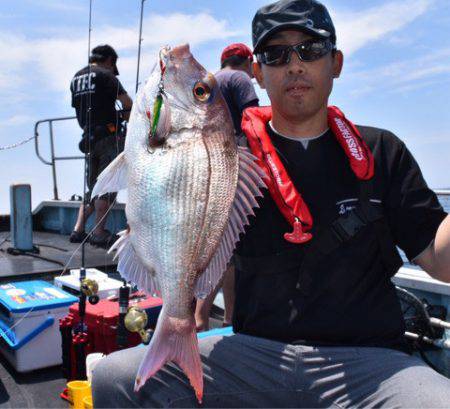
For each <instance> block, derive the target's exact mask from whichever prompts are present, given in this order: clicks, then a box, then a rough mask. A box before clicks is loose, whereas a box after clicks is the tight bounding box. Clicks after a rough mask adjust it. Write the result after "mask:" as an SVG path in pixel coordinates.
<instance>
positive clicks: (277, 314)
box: [93, 0, 450, 407]
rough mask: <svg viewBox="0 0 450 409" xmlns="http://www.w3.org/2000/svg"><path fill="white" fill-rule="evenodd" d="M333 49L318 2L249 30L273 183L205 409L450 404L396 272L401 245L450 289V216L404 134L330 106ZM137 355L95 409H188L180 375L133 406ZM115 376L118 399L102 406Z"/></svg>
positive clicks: (247, 251) (259, 127) (252, 114)
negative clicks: (263, 98)
mask: <svg viewBox="0 0 450 409" xmlns="http://www.w3.org/2000/svg"><path fill="white" fill-rule="evenodd" d="M335 43H336V33H335V29H334V26H333V23H332V21H331V18H330V16H329V14H328V11H327V10H326V8H325V7H324V6H323V5H322V4H321V3H319V2H317V1H315V0H295V1H294V0H282V1H279V2H277V3H274V4H272V5H269V6H266V7H263V8H261V9H260V10H259V11H258V12H257V13H256V15H255V18H254V20H253V45H254V48H255V54H256V56H257V59H258V63H257V64H256V65H255V66H254V72H255V76H256V78H257V80H258V82H259V83H260V85H261V86H262V87H263V88H265V89H266V91H267V93H268V95H269V98H270V100H271V109H270V108H251V109H248V110H247V111H246V112H245V113H244V120H243V129H244V131H245V132H246V135H247V137H248V139H249V142H250V145H251V147H252V151H253V153H254V154H255V155H257V156H258V157H260V158H261V164H262V165H263V166H267V165H271V169H272V171H273V172H274V173H276V174H277V178H272V177H270V176H268V177H267V183H268V185H269V189H270V192H268V193H267V194H266V195H265V197H264V198H263V200H262V201H261V208H260V209H259V210H258V211H257V212H256V218H255V219H254V220H253V222H252V223H251V225H250V227H249V228H248V229H247V231H246V234H245V236H244V237H243V238H242V240H241V242H240V243H239V245H238V248H237V251H236V257H235V263H236V302H235V315H234V318H233V328H234V331H235V333H236V334H235V335H232V336H229V337H210V338H206V339H204V340H202V341H200V349H201V353H202V363H203V367H204V372H205V376H204V379H205V393H204V406H205V407H382V406H385V407H449V405H450V381H449V380H448V379H447V378H445V377H443V376H441V375H439V374H438V373H436V372H434V371H433V370H432V369H431V368H429V367H428V366H427V365H425V364H424V363H423V362H422V361H421V360H420V359H418V358H416V357H413V356H411V355H409V354H407V353H406V352H404V348H405V346H404V338H403V332H404V323H403V319H402V314H401V310H400V306H399V302H398V299H397V297H396V292H395V288H394V286H393V284H392V283H391V281H390V277H391V275H392V274H394V273H395V272H396V271H397V270H398V268H399V266H400V265H401V259H400V258H399V256H398V253H397V251H396V247H395V244H397V245H398V246H399V247H401V248H402V249H403V250H405V252H406V255H407V256H408V258H409V259H410V260H413V261H414V262H415V263H417V264H418V265H420V266H421V267H422V268H423V269H424V270H425V271H427V272H429V273H430V274H431V275H432V276H433V277H435V278H437V279H440V280H442V281H447V282H449V281H450V218H449V217H448V215H447V214H446V213H444V211H443V210H442V208H441V206H440V205H439V203H438V201H437V198H436V196H435V195H434V193H433V192H432V191H431V190H430V189H428V187H427V185H426V183H425V181H424V180H423V177H422V175H421V172H420V169H419V167H418V165H417V163H416V162H415V160H414V159H413V157H412V155H411V154H410V153H409V151H408V150H407V149H406V147H405V145H404V144H403V143H402V142H401V141H400V140H399V139H398V138H397V137H395V136H394V135H393V134H392V133H390V132H388V131H384V130H380V129H377V128H369V127H363V126H360V127H357V128H355V127H353V126H352V124H351V123H350V122H349V121H348V120H347V119H345V117H344V116H343V115H342V113H340V111H339V110H337V109H335V108H327V107H328V98H329V95H330V93H331V89H332V85H333V80H334V78H337V77H339V75H340V72H341V69H342V65H343V55H342V53H341V52H340V51H338V50H336V48H335ZM329 128H331V129H329ZM359 134H360V135H361V136H359ZM261 140H264V142H265V143H266V147H267V148H268V150H269V153H270V155H271V156H270V159H269V158H267V155H266V156H265V155H264V152H261V150H258V148H257V144H256V143H254V142H255V141H256V142H258V141H261ZM269 142H270V143H269ZM270 161H271V162H270ZM283 168H284V170H286V172H285V173H284V172H282V170H283ZM278 179H280V181H281V182H286V183H281V182H280V184H277V183H279V181H278ZM287 182H290V185H289V183H287ZM280 185H281V186H280ZM281 188H283V189H281ZM286 193H290V195H287V194H286ZM300 193H301V196H300ZM293 216H295V217H293ZM292 230H293V231H292ZM142 355H143V352H141V351H140V350H139V349H134V350H129V351H123V352H121V353H118V354H115V355H113V356H111V357H110V358H109V359H107V360H106V361H105V362H104V363H103V365H101V366H100V367H98V372H97V373H95V374H94V383H93V391H94V400H95V406H96V407H103V406H114V405H118V406H131V405H136V406H141V405H147V407H149V406H151V405H153V406H158V405H160V406H168V407H170V406H173V407H189V406H193V405H195V398H194V397H193V392H192V390H191V389H190V387H189V384H188V381H187V380H185V378H184V377H181V375H180V370H178V369H177V368H176V367H175V366H166V367H165V368H164V370H163V371H160V372H159V373H158V374H157V375H156V376H155V378H153V379H150V380H149V381H148V382H147V384H146V385H145V386H144V387H143V388H142V389H141V392H140V393H139V394H138V395H133V392H132V388H133V382H134V377H133V375H134V374H135V373H136V368H135V367H134V366H137V365H138V363H139V361H140V359H141V357H142ZM125 357H126V358H125ZM125 359H126V360H127V363H126V365H127V367H126V368H123V369H122V370H121V373H120V374H118V375H113V377H112V379H110V378H109V377H110V375H109V374H111V373H113V372H114V368H117V367H118V365H119V363H120V362H124V360H125ZM124 365H125V364H124ZM108 381H110V382H111V384H113V385H114V386H113V387H111V391H112V390H116V391H118V390H120V391H121V392H116V393H113V394H112V395H110V398H109V399H108V397H107V396H106V395H105V394H102V393H101V392H102V389H101V387H100V385H101V384H103V385H105V384H106V382H108ZM114 388H115V389H114Z"/></svg>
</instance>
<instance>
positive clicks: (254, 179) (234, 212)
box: [195, 147, 265, 298]
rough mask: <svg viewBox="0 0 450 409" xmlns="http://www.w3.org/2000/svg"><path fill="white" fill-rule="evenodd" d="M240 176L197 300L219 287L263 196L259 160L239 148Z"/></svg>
mask: <svg viewBox="0 0 450 409" xmlns="http://www.w3.org/2000/svg"><path fill="white" fill-rule="evenodd" d="M238 149H239V151H238V152H239V176H238V183H237V186H236V194H235V196H234V202H233V205H232V206H231V210H230V216H229V219H228V224H227V225H226V226H225V229H224V233H223V235H222V239H221V241H220V243H219V246H218V248H217V250H216V252H215V253H214V255H213V257H212V258H211V261H210V263H209V265H208V267H207V268H206V270H205V271H204V273H203V274H202V275H200V277H199V278H198V280H197V285H196V289H195V296H196V297H197V298H205V297H206V296H207V295H208V294H209V293H210V292H211V291H212V290H213V289H214V288H215V287H216V286H217V284H218V282H219V281H220V279H221V278H222V275H223V273H224V272H225V269H226V267H227V264H228V262H229V261H230V259H231V256H232V254H233V251H234V249H235V247H236V243H237V242H238V240H239V234H240V233H242V232H243V231H244V228H245V225H247V224H249V222H248V216H249V215H254V213H253V208H255V207H258V202H257V201H256V197H257V196H262V195H263V194H262V192H261V189H262V188H264V187H265V184H264V182H263V179H262V178H263V177H264V173H263V171H262V170H261V169H260V168H259V166H258V165H257V164H256V163H255V160H256V158H255V157H254V156H253V155H252V154H251V153H250V151H249V150H248V149H247V148H244V147H239V148H238Z"/></svg>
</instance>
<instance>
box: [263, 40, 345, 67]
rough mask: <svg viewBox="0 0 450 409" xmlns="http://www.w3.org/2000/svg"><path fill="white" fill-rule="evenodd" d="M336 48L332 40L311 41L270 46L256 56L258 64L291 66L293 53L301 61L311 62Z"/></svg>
mask: <svg viewBox="0 0 450 409" xmlns="http://www.w3.org/2000/svg"><path fill="white" fill-rule="evenodd" d="M334 49H336V46H335V45H334V44H333V43H332V42H331V41H330V40H320V39H311V40H307V41H303V42H302V43H299V44H295V45H269V46H267V47H264V48H263V49H262V50H261V52H260V53H258V54H257V55H256V58H257V60H258V62H260V63H262V64H265V65H269V66H277V65H284V64H289V62H290V61H291V55H292V51H295V53H296V54H297V56H298V58H299V59H300V60H301V61H305V62H311V61H316V60H318V59H319V58H322V57H323V56H324V55H326V54H328V53H329V52H330V51H331V50H334Z"/></svg>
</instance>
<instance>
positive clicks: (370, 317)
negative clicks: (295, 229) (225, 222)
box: [233, 126, 446, 347]
mask: <svg viewBox="0 0 450 409" xmlns="http://www.w3.org/2000/svg"><path fill="white" fill-rule="evenodd" d="M358 129H359V130H360V132H361V134H362V137H363V139H364V140H365V142H366V143H367V145H368V146H369V148H370V149H371V151H372V153H373V155H374V158H375V176H374V180H373V195H372V197H370V201H371V203H372V205H373V206H377V207H378V208H379V209H382V211H383V214H384V215H385V217H386V220H387V222H388V225H389V228H390V230H391V234H392V237H393V239H394V241H395V243H396V245H398V246H399V247H400V248H401V249H403V250H404V252H405V253H406V255H407V257H408V258H409V259H413V258H415V257H416V256H418V255H419V254H420V253H421V252H422V251H423V250H424V249H425V248H426V247H427V246H428V245H429V244H430V243H431V241H432V240H433V238H434V237H435V234H436V231H437V228H438V226H439V224H440V223H441V222H442V220H443V219H444V218H445V216H446V213H445V212H444V211H443V209H442V207H441V206H440V204H439V202H438V199H437V197H436V195H435V194H434V192H433V191H432V190H430V189H429V188H428V187H427V185H426V183H425V181H424V179H423V177H422V174H421V171H420V169H419V167H418V165H417V163H416V161H415V160H414V158H413V157H412V155H411V153H410V152H409V151H408V150H407V148H406V146H405V145H404V143H403V142H402V141H400V140H399V139H398V138H397V137H396V136H395V135H393V134H392V133H390V132H388V131H384V130H380V129H376V128H370V127H358ZM268 132H269V135H270V136H271V139H272V141H273V144H274V146H275V148H276V149H277V151H278V154H279V156H280V158H281V160H282V161H283V164H284V165H285V167H286V170H287V171H288V173H289V175H290V177H291V179H292V181H293V183H294V184H295V186H296V188H297V190H298V191H299V192H300V194H301V195H302V197H303V198H304V200H305V201H306V203H307V204H308V206H309V209H310V211H311V214H312V217H313V220H314V228H313V230H312V233H313V234H314V233H315V232H316V231H317V228H320V227H322V228H323V227H325V226H329V225H330V223H331V222H332V221H334V220H335V219H337V218H338V217H339V216H340V215H342V214H345V213H346V212H348V211H349V210H351V209H353V208H354V207H355V206H356V205H357V204H358V197H359V189H360V188H359V182H358V180H357V178H356V176H355V175H354V173H353V172H352V170H351V168H350V165H349V162H348V159H347V157H346V156H345V153H344V151H343V149H342V148H341V146H340V145H339V144H338V142H337V141H336V139H335V137H334V135H333V134H332V132H331V131H328V132H327V133H326V134H324V135H323V136H322V137H320V138H318V139H315V140H312V141H310V142H309V144H308V146H307V148H306V149H305V148H304V146H303V145H302V143H301V142H299V141H295V140H291V139H288V138H285V137H282V136H280V135H277V134H275V133H274V132H273V131H271V129H270V127H269V126H268ZM259 203H260V208H259V209H257V210H256V211H255V217H252V218H251V222H250V226H248V227H247V229H246V233H245V235H244V236H243V237H242V238H241V241H240V242H239V243H238V246H237V249H236V254H237V256H242V257H245V258H247V259H248V258H251V257H255V258H258V257H267V256H268V255H272V254H274V255H275V254H282V253H284V252H289V251H298V252H299V253H300V254H304V252H305V248H306V249H307V246H305V245H298V244H292V243H289V242H287V241H286V240H284V238H283V234H284V233H286V232H290V231H292V228H291V226H290V225H289V224H288V222H287V221H286V220H285V219H284V218H283V216H282V214H281V213H280V211H279V210H278V208H277V207H276V205H275V203H274V202H273V200H272V199H271V197H270V194H269V193H268V192H267V191H266V192H265V195H264V197H263V198H261V199H260V200H259ZM300 258H301V257H300ZM383 263H384V262H383V260H382V257H381V251H380V245H379V242H378V241H377V236H376V234H375V230H374V227H373V226H372V225H369V226H368V227H366V228H364V229H363V230H361V231H360V232H359V233H358V234H357V236H355V237H354V238H352V239H351V240H350V241H349V242H347V243H345V244H344V245H343V246H342V247H340V248H339V249H338V250H336V251H334V252H332V253H331V254H329V256H327V257H326V258H324V259H323V260H318V262H317V263H316V267H315V268H314V269H313V271H310V272H309V274H310V277H311V279H312V285H311V288H312V290H311V294H310V295H308V296H303V295H302V294H301V293H299V292H298V291H297V290H296V288H295V286H296V284H297V280H298V268H284V267H283V262H281V263H280V267H279V269H278V271H276V272H275V273H271V274H254V273H253V274H249V273H247V272H243V271H239V270H238V269H236V302H235V315H234V319H233V326H234V330H235V331H236V332H241V333H247V334H250V335H254V336H260V337H265V338H270V339H274V340H279V341H283V342H295V341H305V342H311V343H321V344H334V345H372V346H386V347H391V346H392V347H393V346H397V345H398V344H399V342H401V339H402V337H403V332H404V323H403V319H402V315H401V310H400V305H399V302H398V300H397V297H396V293H395V288H394V286H393V284H392V283H391V281H390V276H389V274H388V273H387V272H386V271H387V268H386V266H385V265H384V264H383ZM293 306H295V309H293ZM294 310H295V316H293V315H292V314H293V311H294Z"/></svg>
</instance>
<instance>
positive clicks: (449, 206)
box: [438, 191, 450, 213]
mask: <svg viewBox="0 0 450 409" xmlns="http://www.w3.org/2000/svg"><path fill="white" fill-rule="evenodd" d="M438 198H439V201H440V202H441V205H442V207H443V208H444V210H445V211H446V212H448V213H450V191H449V194H448V195H439V194H438Z"/></svg>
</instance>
